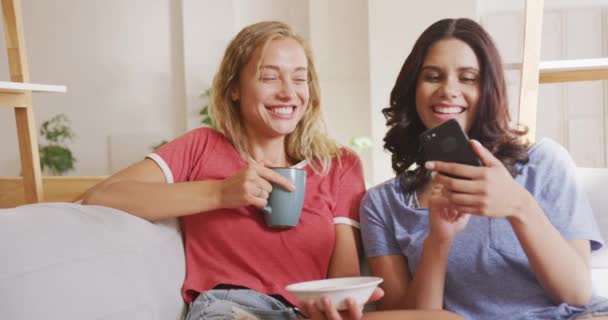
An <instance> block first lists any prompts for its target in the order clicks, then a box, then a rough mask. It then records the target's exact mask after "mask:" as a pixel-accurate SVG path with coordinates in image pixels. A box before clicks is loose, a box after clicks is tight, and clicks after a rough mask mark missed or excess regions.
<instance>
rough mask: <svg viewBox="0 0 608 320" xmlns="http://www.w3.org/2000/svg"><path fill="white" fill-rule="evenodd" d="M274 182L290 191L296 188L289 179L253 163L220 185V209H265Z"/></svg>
mask: <svg viewBox="0 0 608 320" xmlns="http://www.w3.org/2000/svg"><path fill="white" fill-rule="evenodd" d="M271 182H274V183H276V184H278V185H280V186H281V187H283V188H285V189H286V190H289V191H294V190H295V186H294V185H293V183H292V182H291V181H289V179H287V178H285V177H283V176H281V175H280V174H278V173H276V172H274V171H272V170H271V169H269V168H266V167H265V166H263V165H262V164H260V163H252V164H250V165H248V166H247V167H245V168H243V169H241V170H240V171H239V172H237V173H236V174H235V175H233V176H231V177H228V178H226V179H224V180H223V181H221V183H220V207H222V208H240V207H244V206H254V207H258V208H264V207H265V206H266V204H267V202H268V195H269V194H270V192H271V191H272V185H271Z"/></svg>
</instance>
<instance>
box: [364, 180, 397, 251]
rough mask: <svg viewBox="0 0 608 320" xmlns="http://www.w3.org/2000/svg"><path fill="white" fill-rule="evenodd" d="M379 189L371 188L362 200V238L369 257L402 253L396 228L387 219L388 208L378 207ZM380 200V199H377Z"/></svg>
mask: <svg viewBox="0 0 608 320" xmlns="http://www.w3.org/2000/svg"><path fill="white" fill-rule="evenodd" d="M378 193H379V190H378V189H372V190H370V191H369V192H368V193H367V194H366V195H365V197H363V200H362V201H361V207H360V212H361V240H362V241H363V248H364V250H365V256H366V257H368V258H371V257H379V256H386V255H393V254H401V250H400V248H399V244H398V243H397V239H396V237H395V235H394V232H393V230H394V228H393V227H391V226H390V225H389V222H388V220H387V212H386V211H385V210H386V209H387V208H384V209H383V208H382V207H378V206H377V205H376V203H375V199H376V197H377V196H378ZM376 200H379V199H376Z"/></svg>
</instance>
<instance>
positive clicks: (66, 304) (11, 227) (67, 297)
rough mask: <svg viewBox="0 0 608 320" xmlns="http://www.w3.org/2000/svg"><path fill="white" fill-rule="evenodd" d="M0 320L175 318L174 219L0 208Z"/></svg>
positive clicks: (179, 260)
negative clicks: (157, 220)
mask: <svg viewBox="0 0 608 320" xmlns="http://www.w3.org/2000/svg"><path fill="white" fill-rule="evenodd" d="M0 256H1V257H2V262H1V263H0V319H146V320H148V319H159V320H160V319H162V320H165V319H171V320H174V319H180V318H181V317H182V316H183V312H184V307H185V305H184V303H183V300H182V299H181V296H180V288H181V284H182V281H183V279H184V275H185V264H184V253H183V245H182V238H181V234H180V232H179V226H178V223H177V221H176V220H168V221H164V222H160V223H156V224H154V223H150V222H148V221H145V220H143V219H140V218H137V217H135V216H132V215H130V214H127V213H125V212H122V211H119V210H115V209H111V208H106V207H100V206H84V205H80V204H72V203H46V204H34V205H26V206H20V207H17V208H12V209H1V210H0Z"/></svg>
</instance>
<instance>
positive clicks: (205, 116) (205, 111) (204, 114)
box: [198, 89, 217, 129]
mask: <svg viewBox="0 0 608 320" xmlns="http://www.w3.org/2000/svg"><path fill="white" fill-rule="evenodd" d="M201 97H202V98H203V101H204V104H203V107H202V108H201V110H200V111H199V112H198V115H199V116H201V124H202V125H205V126H208V127H210V128H213V129H217V128H216V127H215V123H213V120H211V117H210V116H209V98H210V97H211V89H207V90H205V92H203V94H202V95H201Z"/></svg>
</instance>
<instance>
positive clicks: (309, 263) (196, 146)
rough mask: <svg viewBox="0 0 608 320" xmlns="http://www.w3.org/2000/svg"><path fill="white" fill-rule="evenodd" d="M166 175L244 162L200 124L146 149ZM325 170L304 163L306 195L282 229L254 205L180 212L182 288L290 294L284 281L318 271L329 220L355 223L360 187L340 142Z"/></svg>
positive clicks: (233, 169)
mask: <svg viewBox="0 0 608 320" xmlns="http://www.w3.org/2000/svg"><path fill="white" fill-rule="evenodd" d="M148 158H150V159H152V160H154V161H155V162H156V163H157V164H158V166H159V167H160V168H161V169H162V170H163V172H164V174H165V176H166V178H167V182H168V183H179V182H186V181H199V180H219V179H225V178H227V177H230V176H232V175H234V174H235V173H237V171H239V170H240V169H242V168H243V167H245V166H247V165H248V162H247V161H245V160H244V159H243V158H242V157H241V156H240V155H239V153H238V152H237V151H236V149H235V148H234V147H233V145H232V144H231V143H230V142H229V141H228V140H227V139H226V138H225V137H224V136H223V135H222V134H221V133H219V132H217V131H215V130H212V129H208V128H200V129H196V130H193V131H190V132H188V133H186V134H185V135H183V136H181V137H179V138H177V139H176V140H174V141H172V142H170V143H168V144H166V145H164V146H162V147H161V148H160V149H158V150H156V152H155V153H153V154H150V155H148ZM340 162H341V164H339V163H338V159H337V158H335V159H333V161H332V166H331V170H330V171H329V173H328V174H327V175H324V176H321V175H318V174H315V173H314V172H313V171H312V169H311V168H310V167H309V166H307V165H306V163H300V164H298V165H296V166H299V167H303V168H304V169H305V170H306V172H307V180H306V195H305V200H304V208H303V209H302V215H301V216H300V222H299V224H298V225H297V226H296V227H294V228H290V229H272V228H268V227H266V225H265V223H264V219H263V214H262V211H261V209H258V208H255V207H242V208H238V209H218V210H214V211H209V212H205V213H203V214H195V215H190V216H184V217H182V218H181V225H182V231H183V234H184V243H185V253H186V279H185V280H184V285H183V288H182V296H183V298H184V300H186V302H191V301H192V300H193V299H194V298H195V297H196V295H197V293H199V292H202V291H205V290H209V289H212V288H213V287H215V286H216V285H218V284H232V285H238V286H244V287H247V288H250V289H253V290H256V291H258V292H262V293H265V294H280V295H282V296H283V297H285V298H286V299H288V300H289V301H290V302H292V303H293V304H296V300H295V298H294V297H293V296H291V295H290V294H289V293H288V292H287V291H285V289H284V288H285V286H286V285H288V284H290V283H294V282H300V281H308V280H317V279H324V278H326V277H327V271H328V266H329V262H330V259H331V255H332V253H333V249H334V241H335V226H334V224H336V223H347V224H352V225H354V226H356V227H358V221H359V203H360V201H361V198H362V196H363V194H364V193H365V184H364V180H363V170H362V167H361V162H360V160H359V158H358V157H357V156H356V155H355V154H353V153H352V152H348V151H346V150H342V155H341V157H340Z"/></svg>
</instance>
